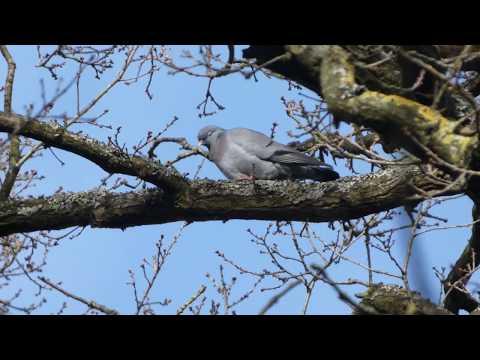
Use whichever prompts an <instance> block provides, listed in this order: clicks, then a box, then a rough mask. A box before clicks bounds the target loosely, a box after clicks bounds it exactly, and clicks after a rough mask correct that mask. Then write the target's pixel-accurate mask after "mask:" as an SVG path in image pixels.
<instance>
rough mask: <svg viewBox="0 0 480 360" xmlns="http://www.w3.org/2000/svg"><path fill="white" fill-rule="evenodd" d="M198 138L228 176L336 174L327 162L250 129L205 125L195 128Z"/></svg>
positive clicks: (319, 176) (330, 176) (334, 176)
mask: <svg viewBox="0 0 480 360" xmlns="http://www.w3.org/2000/svg"><path fill="white" fill-rule="evenodd" d="M198 140H199V143H200V145H204V146H206V147H207V148H208V150H209V154H208V157H209V159H210V160H211V161H213V162H214V163H215V165H217V167H218V168H219V169H220V171H221V172H222V173H223V174H224V175H225V176H226V177H227V178H229V179H234V180H240V179H259V180H276V179H312V180H317V181H331V180H335V179H338V177H339V175H338V173H337V172H336V171H334V170H333V169H332V167H331V166H330V165H327V164H325V163H323V162H321V161H319V160H317V159H315V158H312V157H308V156H306V155H305V154H303V153H302V152H300V151H297V150H295V149H293V148H291V147H288V146H286V145H282V144H280V143H278V142H276V141H273V140H272V139H271V138H269V137H268V136H266V135H264V134H262V133H259V132H257V131H254V130H250V129H245V128H236V129H230V130H225V129H222V128H220V127H218V126H213V125H209V126H206V127H204V128H203V129H201V130H200V131H199V133H198Z"/></svg>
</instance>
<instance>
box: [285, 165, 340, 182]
mask: <svg viewBox="0 0 480 360" xmlns="http://www.w3.org/2000/svg"><path fill="white" fill-rule="evenodd" d="M295 175H296V176H295V177H297V178H298V179H311V180H316V181H333V180H337V179H338V178H339V177H340V175H338V173H337V172H336V171H335V170H333V169H332V168H331V167H330V166H329V165H326V164H325V165H321V166H301V167H300V169H299V171H295Z"/></svg>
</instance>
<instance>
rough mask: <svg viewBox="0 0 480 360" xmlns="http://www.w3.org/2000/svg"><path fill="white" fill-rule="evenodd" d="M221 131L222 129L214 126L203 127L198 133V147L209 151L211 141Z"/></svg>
mask: <svg viewBox="0 0 480 360" xmlns="http://www.w3.org/2000/svg"><path fill="white" fill-rule="evenodd" d="M223 131H224V129H222V128H221V127H218V126H215V125H208V126H205V127H204V128H202V129H200V131H199V132H198V135H197V138H198V145H199V146H201V145H203V146H206V147H207V148H208V149H210V145H211V144H212V142H213V140H214V139H215V138H216V137H217V136H218V135H219V134H220V133H221V132H223Z"/></svg>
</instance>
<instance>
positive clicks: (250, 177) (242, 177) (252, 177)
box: [237, 174, 255, 181]
mask: <svg viewBox="0 0 480 360" xmlns="http://www.w3.org/2000/svg"><path fill="white" fill-rule="evenodd" d="M237 180H250V181H255V176H252V175H244V174H241V175H240V176H239V177H238V178H237Z"/></svg>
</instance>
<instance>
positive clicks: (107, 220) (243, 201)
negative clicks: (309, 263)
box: [0, 166, 435, 236]
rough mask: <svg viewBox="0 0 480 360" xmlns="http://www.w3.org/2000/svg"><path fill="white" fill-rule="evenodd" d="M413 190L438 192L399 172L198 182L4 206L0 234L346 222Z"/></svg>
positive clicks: (412, 197) (407, 169) (409, 200)
mask: <svg viewBox="0 0 480 360" xmlns="http://www.w3.org/2000/svg"><path fill="white" fill-rule="evenodd" d="M412 184H413V185H415V186H416V187H419V188H422V189H424V190H432V189H434V188H435V185H433V184H431V183H430V182H429V181H428V179H427V178H426V177H425V176H424V174H423V173H422V171H421V170H420V169H419V168H418V167H414V166H404V167H402V166H398V167H397V166H396V167H392V168H389V169H386V170H383V171H379V172H377V173H372V174H368V175H363V176H356V177H345V178H341V179H339V180H336V181H331V182H326V183H301V182H291V181H255V182H252V181H249V180H246V181H239V182H231V181H208V180H200V181H193V182H191V184H190V186H189V187H188V190H187V191H182V193H181V194H180V195H178V194H171V193H166V192H164V191H163V190H161V189H152V190H148V191H140V192H129V193H117V194H113V193H108V192H95V191H92V192H83V193H61V194H57V195H54V196H51V197H42V198H36V199H22V200H10V201H8V202H6V203H2V205H1V208H0V235H2V236H4V235H9V234H13V233H18V232H29V231H37V230H54V229H63V228H66V227H70V226H87V225H90V226H92V227H105V228H122V229H123V228H126V227H129V226H137V225H147V224H161V223H166V222H173V221H181V220H185V221H207V220H222V221H225V220H231V219H245V220H247V219H248V220H292V221H311V222H328V221H334V220H347V219H352V218H358V217H361V216H366V215H368V214H372V213H376V212H379V211H384V210H388V209H392V208H396V207H398V206H403V205H409V204H410V205H411V204H415V203H416V202H418V201H419V200H420V199H421V198H419V197H418V195H417V194H416V190H415V189H414V187H413V186H412Z"/></svg>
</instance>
